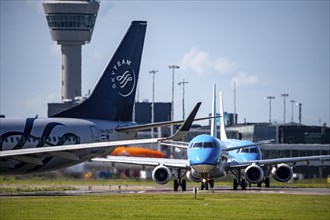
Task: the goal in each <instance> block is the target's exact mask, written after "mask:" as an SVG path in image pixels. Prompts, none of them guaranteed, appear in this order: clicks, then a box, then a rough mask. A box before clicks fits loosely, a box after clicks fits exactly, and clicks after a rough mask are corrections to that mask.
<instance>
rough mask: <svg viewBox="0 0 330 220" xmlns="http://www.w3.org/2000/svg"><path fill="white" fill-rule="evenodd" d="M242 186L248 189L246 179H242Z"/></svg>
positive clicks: (243, 188)
mask: <svg viewBox="0 0 330 220" xmlns="http://www.w3.org/2000/svg"><path fill="white" fill-rule="evenodd" d="M241 187H242V190H246V181H245V179H242V182H241Z"/></svg>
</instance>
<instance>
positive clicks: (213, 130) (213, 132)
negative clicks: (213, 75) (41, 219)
mask: <svg viewBox="0 0 330 220" xmlns="http://www.w3.org/2000/svg"><path fill="white" fill-rule="evenodd" d="M215 114H216V85H215V84H213V95H212V117H213V118H212V119H211V134H210V135H211V136H212V137H215V138H217V124H216V121H215V120H216V118H215Z"/></svg>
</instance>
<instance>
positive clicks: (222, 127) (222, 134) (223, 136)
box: [219, 92, 227, 140]
mask: <svg viewBox="0 0 330 220" xmlns="http://www.w3.org/2000/svg"><path fill="white" fill-rule="evenodd" d="M219 97H220V140H227V135H226V130H225V117H224V113H223V103H222V94H221V92H220V95H219Z"/></svg>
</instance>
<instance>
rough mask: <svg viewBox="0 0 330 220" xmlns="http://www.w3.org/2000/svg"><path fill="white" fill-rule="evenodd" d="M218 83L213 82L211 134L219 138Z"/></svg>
mask: <svg viewBox="0 0 330 220" xmlns="http://www.w3.org/2000/svg"><path fill="white" fill-rule="evenodd" d="M215 115H216V85H215V83H214V84H213V94H212V117H214V118H212V120H211V136H212V137H214V138H217V124H216V121H215V120H216V119H215ZM221 120H222V119H221Z"/></svg>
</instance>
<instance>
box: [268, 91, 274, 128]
mask: <svg viewBox="0 0 330 220" xmlns="http://www.w3.org/2000/svg"><path fill="white" fill-rule="evenodd" d="M266 99H269V123H272V99H275V97H274V96H267V97H266Z"/></svg>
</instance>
